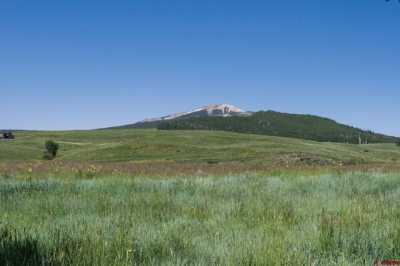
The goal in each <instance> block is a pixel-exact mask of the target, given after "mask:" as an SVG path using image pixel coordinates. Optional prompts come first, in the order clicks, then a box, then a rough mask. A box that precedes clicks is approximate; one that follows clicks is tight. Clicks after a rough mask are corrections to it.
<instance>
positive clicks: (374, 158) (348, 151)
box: [0, 129, 400, 164]
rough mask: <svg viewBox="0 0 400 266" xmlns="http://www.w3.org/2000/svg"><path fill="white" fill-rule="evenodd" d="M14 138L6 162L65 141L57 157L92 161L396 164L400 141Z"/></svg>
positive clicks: (2, 156) (213, 135)
mask: <svg viewBox="0 0 400 266" xmlns="http://www.w3.org/2000/svg"><path fill="white" fill-rule="evenodd" d="M16 136H17V139H16V140H15V141H0V151H1V153H0V162H1V161H3V162H4V161H27V160H40V159H41V158H42V156H43V151H44V147H43V146H44V142H45V141H46V140H49V139H52V140H55V141H57V142H58V143H59V144H60V147H61V149H60V152H59V156H58V160H63V161H90V162H126V161H136V162H140V161H172V162H209V161H212V162H246V163H249V162H262V163H272V162H277V161H281V162H286V161H287V162H289V163H290V162H291V161H295V160H301V159H304V160H305V161H307V160H310V161H313V160H319V159H320V160H322V161H324V160H325V161H328V162H331V163H345V164H346V163H374V162H375V163H396V162H400V148H399V147H396V145H395V144H371V145H350V144H338V143H321V142H313V141H305V140H300V139H291V138H279V137H269V136H260V135H250V134H237V133H228V132H217V131H213V132H210V131H157V130H152V129H149V130H139V129H127V130H121V129H119V130H103V131H69V132H20V133H17V134H16Z"/></svg>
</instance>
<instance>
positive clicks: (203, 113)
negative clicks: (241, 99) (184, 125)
mask: <svg viewBox="0 0 400 266" xmlns="http://www.w3.org/2000/svg"><path fill="white" fill-rule="evenodd" d="M240 115H251V113H250V112H245V111H243V110H242V109H240V108H238V107H236V106H234V105H231V104H212V105H208V106H205V107H201V108H197V109H194V110H193V111H190V112H182V113H176V114H172V115H167V116H163V117H159V118H151V119H145V120H143V121H141V122H139V123H147V122H155V121H166V120H173V119H177V118H183V117H186V118H188V117H207V116H217V117H229V116H240Z"/></svg>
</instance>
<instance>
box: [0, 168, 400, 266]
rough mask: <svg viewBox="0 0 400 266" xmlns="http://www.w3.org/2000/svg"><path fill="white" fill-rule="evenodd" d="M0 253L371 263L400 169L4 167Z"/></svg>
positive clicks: (121, 260) (399, 188) (382, 238)
mask: <svg viewBox="0 0 400 266" xmlns="http://www.w3.org/2000/svg"><path fill="white" fill-rule="evenodd" d="M0 200H1V204H0V218H1V222H0V265H372V264H373V262H374V261H375V260H376V259H379V258H400V223H399V218H400V209H399V208H398V206H399V203H400V174H380V173H361V172H359V173H348V174H325V175H318V176H301V175H298V176H292V175H290V176H287V175H279V176H257V175H254V176H246V175H242V176H226V177H211V176H209V177H187V178H183V177H179V178H165V179H159V178H145V177H129V176H120V175H113V176H109V177H108V178H93V179H82V178H73V177H71V178H70V179H65V178H62V179H59V178H57V177H51V176H48V177H46V178H43V179H33V180H32V179H30V180H22V179H18V178H15V177H12V176H7V177H2V178H1V179H0Z"/></svg>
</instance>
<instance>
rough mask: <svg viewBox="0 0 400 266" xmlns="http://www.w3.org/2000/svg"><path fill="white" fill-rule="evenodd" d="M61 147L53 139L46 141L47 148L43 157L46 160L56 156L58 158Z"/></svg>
mask: <svg viewBox="0 0 400 266" xmlns="http://www.w3.org/2000/svg"><path fill="white" fill-rule="evenodd" d="M59 147H60V146H59V145H58V143H56V142H54V141H52V140H48V141H46V143H45V148H46V150H45V152H44V155H43V158H44V159H46V160H53V159H54V158H56V156H57V152H58V148H59Z"/></svg>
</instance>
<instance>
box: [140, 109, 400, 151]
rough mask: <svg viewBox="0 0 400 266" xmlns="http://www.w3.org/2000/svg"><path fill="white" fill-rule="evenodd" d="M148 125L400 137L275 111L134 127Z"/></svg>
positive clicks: (343, 137) (315, 136)
mask: <svg viewBox="0 0 400 266" xmlns="http://www.w3.org/2000/svg"><path fill="white" fill-rule="evenodd" d="M147 126H149V127H157V128H158V129H161V130H223V131H232V132H239V133H251V134H261V135H269V136H280V137H292V138H301V139H308V140H314V141H330V142H339V143H353V144H358V143H359V142H360V141H361V142H362V143H394V142H396V141H397V140H398V138H396V137H391V136H386V135H383V134H377V133H374V132H371V131H365V130H361V129H358V128H354V127H351V126H347V125H343V124H340V123H337V122H336V121H334V120H331V119H328V118H323V117H318V116H312V115H297V114H287V113H279V112H274V111H267V112H257V113H254V114H252V115H251V116H231V117H187V118H181V119H174V120H170V121H159V122H153V123H152V124H148V125H143V124H137V125H133V127H147Z"/></svg>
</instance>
